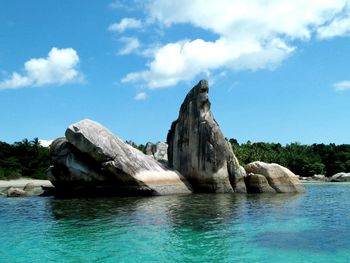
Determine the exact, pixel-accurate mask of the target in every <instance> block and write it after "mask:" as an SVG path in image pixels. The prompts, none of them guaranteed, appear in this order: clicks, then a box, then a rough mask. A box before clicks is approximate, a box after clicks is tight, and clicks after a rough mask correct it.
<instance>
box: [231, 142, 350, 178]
mask: <svg viewBox="0 0 350 263" xmlns="http://www.w3.org/2000/svg"><path fill="white" fill-rule="evenodd" d="M229 142H230V143H231V145H232V148H233V151H234V153H235V155H236V156H237V158H238V160H239V161H240V162H241V163H242V164H243V165H245V164H248V163H250V162H253V161H257V160H258V161H263V162H268V163H278V164H280V165H282V166H285V167H287V168H289V169H290V170H291V171H293V172H294V173H295V174H297V175H300V176H306V177H308V176H313V175H314V174H324V175H326V176H327V177H329V176H332V175H334V174H335V173H338V172H350V145H349V144H341V145H336V144H334V143H331V144H323V143H322V144H312V145H305V144H300V143H291V144H287V145H281V144H280V143H265V142H256V143H252V142H250V141H248V142H246V143H243V144H239V143H238V142H237V140H236V139H230V140H229Z"/></svg>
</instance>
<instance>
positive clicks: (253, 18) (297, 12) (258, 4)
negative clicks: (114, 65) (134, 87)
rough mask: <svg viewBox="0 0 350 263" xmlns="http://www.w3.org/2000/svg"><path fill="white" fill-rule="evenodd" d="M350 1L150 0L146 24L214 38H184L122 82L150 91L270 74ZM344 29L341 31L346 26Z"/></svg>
mask: <svg viewBox="0 0 350 263" xmlns="http://www.w3.org/2000/svg"><path fill="white" fill-rule="evenodd" d="M349 3H350V0H322V1H320V0H308V1H305V0H293V1H283V0H270V1H261V0H246V1H241V0H216V1H214V2H213V1H202V0H192V1H187V0H178V1H172V0H151V1H150V2H149V5H148V7H147V13H148V14H149V17H148V18H147V21H151V22H152V23H153V24H156V25H159V26H160V27H164V29H165V30H166V29H167V28H168V27H171V26H172V25H175V24H190V25H192V26H194V27H197V28H201V29H204V30H207V31H210V32H212V33H214V34H215V35H217V39H216V40H214V41H208V40H205V39H182V40H178V41H176V42H172V43H167V44H165V45H163V46H160V47H158V48H157V49H156V50H155V51H154V53H153V56H151V58H150V61H149V62H148V63H147V69H146V70H143V71H138V72H131V73H129V74H127V75H126V76H125V77H124V78H123V79H122V82H132V81H136V82H140V81H141V82H144V83H146V86H148V87H149V88H162V87H167V86H173V85H176V84H177V83H179V82H180V81H189V80H192V79H193V78H195V77H196V76H198V75H201V74H205V75H206V74H209V73H210V72H213V71H214V70H259V69H274V68H276V67H277V66H278V65H279V64H280V63H281V62H283V61H284V60H285V59H286V58H288V57H289V56H290V55H291V54H292V53H293V51H294V50H295V49H296V48H297V46H296V45H297V43H298V42H297V41H296V40H302V41H308V40H310V39H311V37H312V36H313V35H314V34H317V33H318V34H320V35H321V34H322V33H321V31H318V29H319V28H322V27H324V26H325V25H331V24H332V21H333V20H334V19H335V17H337V15H338V14H340V13H344V10H345V9H346V5H347V4H349ZM344 28H345V26H344Z"/></svg>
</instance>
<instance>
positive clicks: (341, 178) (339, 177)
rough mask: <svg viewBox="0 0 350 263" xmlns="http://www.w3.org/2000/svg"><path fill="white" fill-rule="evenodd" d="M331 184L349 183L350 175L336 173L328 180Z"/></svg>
mask: <svg viewBox="0 0 350 263" xmlns="http://www.w3.org/2000/svg"><path fill="white" fill-rule="evenodd" d="M329 181H331V182H350V173H336V174H335V175H332V176H331V178H330V179H329Z"/></svg>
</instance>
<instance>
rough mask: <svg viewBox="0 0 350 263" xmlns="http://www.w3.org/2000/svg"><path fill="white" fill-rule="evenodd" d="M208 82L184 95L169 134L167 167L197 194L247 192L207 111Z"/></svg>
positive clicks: (239, 170)
mask: <svg viewBox="0 0 350 263" xmlns="http://www.w3.org/2000/svg"><path fill="white" fill-rule="evenodd" d="M208 91H209V88H208V82H207V81H205V80H201V81H200V82H199V83H198V84H197V85H196V86H195V87H193V88H192V89H191V91H190V92H189V93H188V94H187V96H186V98H185V100H184V102H183V103H182V105H181V108H180V112H179V117H178V119H177V120H176V121H174V122H173V123H172V125H171V128H170V130H169V132H168V136H167V143H168V159H169V166H170V167H171V168H173V169H175V170H177V171H179V172H180V173H181V174H182V175H183V176H184V177H185V178H186V179H187V180H188V181H189V182H190V184H191V185H192V187H193V189H194V190H195V191H196V192H234V191H235V192H246V187H245V184H244V176H245V171H244V169H243V168H242V167H240V165H239V162H238V160H237V158H236V157H235V155H234V154H233V151H232V147H231V145H230V144H229V142H228V141H226V140H225V137H224V136H223V134H222V132H221V130H220V127H219V125H218V123H217V122H216V121H215V119H214V117H213V114H212V113H211V111H210V102H209V99H208Z"/></svg>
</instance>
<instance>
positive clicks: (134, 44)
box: [118, 37, 140, 55]
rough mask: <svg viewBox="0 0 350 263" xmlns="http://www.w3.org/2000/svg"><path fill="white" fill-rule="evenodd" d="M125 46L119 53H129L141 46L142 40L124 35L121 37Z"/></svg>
mask: <svg viewBox="0 0 350 263" xmlns="http://www.w3.org/2000/svg"><path fill="white" fill-rule="evenodd" d="M119 41H120V42H122V43H124V44H125V46H124V47H123V48H122V49H121V50H119V52H118V54H119V55H128V54H130V53H132V52H134V51H136V50H137V49H138V48H139V47H140V41H139V40H138V39H137V38H136V37H122V38H120V39H119Z"/></svg>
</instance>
